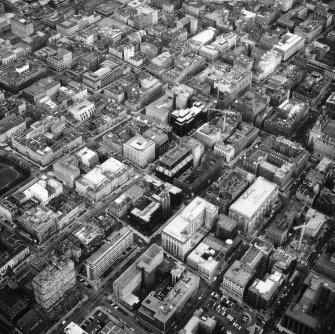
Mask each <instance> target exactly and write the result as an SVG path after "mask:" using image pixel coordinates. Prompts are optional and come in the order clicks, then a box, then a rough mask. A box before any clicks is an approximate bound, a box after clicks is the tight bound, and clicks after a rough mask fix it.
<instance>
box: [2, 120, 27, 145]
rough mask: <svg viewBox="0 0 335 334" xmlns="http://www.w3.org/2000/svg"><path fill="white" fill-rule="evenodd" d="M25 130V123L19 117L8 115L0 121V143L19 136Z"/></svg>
mask: <svg viewBox="0 0 335 334" xmlns="http://www.w3.org/2000/svg"><path fill="white" fill-rule="evenodd" d="M26 128H27V125H26V121H25V120H24V119H23V118H22V117H21V116H17V115H15V114H10V115H9V116H7V117H5V118H3V119H2V120H0V143H5V142H6V141H7V140H8V139H11V138H12V137H14V136H17V135H20V134H21V133H22V132H23V131H24V130H26Z"/></svg>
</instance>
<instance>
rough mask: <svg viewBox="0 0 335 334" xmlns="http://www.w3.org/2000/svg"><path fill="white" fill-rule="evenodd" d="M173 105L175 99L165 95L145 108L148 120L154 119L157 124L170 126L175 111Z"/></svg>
mask: <svg viewBox="0 0 335 334" xmlns="http://www.w3.org/2000/svg"><path fill="white" fill-rule="evenodd" d="M173 105H174V98H173V97H171V96H169V95H164V96H162V97H160V98H159V99H157V100H156V101H154V102H152V103H150V104H149V105H147V106H146V108H145V114H146V115H147V116H148V118H150V119H153V120H154V121H155V122H158V123H166V124H168V122H169V116H170V113H171V112H172V110H173Z"/></svg>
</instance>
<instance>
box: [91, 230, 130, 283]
mask: <svg viewBox="0 0 335 334" xmlns="http://www.w3.org/2000/svg"><path fill="white" fill-rule="evenodd" d="M133 242H134V232H133V231H132V230H130V229H129V228H128V227H122V228H121V230H119V231H115V232H113V233H112V234H111V235H110V236H109V237H108V238H107V241H106V243H105V244H104V245H103V246H101V247H100V248H99V249H98V250H97V251H96V252H95V253H93V254H92V255H91V256H90V257H89V258H88V259H87V260H86V264H85V265H86V276H87V278H88V279H90V280H96V279H98V278H99V277H100V276H101V275H102V274H103V273H104V272H105V271H106V270H107V269H108V268H109V267H110V266H111V265H112V264H113V263H114V262H115V261H116V260H119V259H120V258H121V257H122V253H123V252H124V251H125V250H126V249H127V248H128V247H131V246H132V244H133Z"/></svg>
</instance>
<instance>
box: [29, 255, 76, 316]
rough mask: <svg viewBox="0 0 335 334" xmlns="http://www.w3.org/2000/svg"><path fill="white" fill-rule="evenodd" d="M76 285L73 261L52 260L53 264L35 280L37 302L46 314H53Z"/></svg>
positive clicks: (34, 287)
mask: <svg viewBox="0 0 335 334" xmlns="http://www.w3.org/2000/svg"><path fill="white" fill-rule="evenodd" d="M75 284H76V272H75V268H74V263H73V261H71V260H68V259H65V260H60V259H52V262H51V264H50V265H48V267H47V268H45V269H44V270H43V271H42V272H40V273H39V274H38V275H37V276H36V277H34V279H33V289H34V295H35V301H36V303H37V304H38V305H39V306H40V307H41V308H42V309H43V310H44V311H45V312H47V313H48V314H51V313H52V312H53V311H54V309H55V308H57V304H60V303H61V302H62V301H63V298H64V295H65V294H66V292H67V291H69V290H70V289H72V288H73V287H74V285H75Z"/></svg>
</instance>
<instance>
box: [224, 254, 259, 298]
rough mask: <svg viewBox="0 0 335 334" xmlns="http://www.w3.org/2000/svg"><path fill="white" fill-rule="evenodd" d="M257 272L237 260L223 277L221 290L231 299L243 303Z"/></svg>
mask: <svg viewBox="0 0 335 334" xmlns="http://www.w3.org/2000/svg"><path fill="white" fill-rule="evenodd" d="M255 274H256V270H255V269H252V268H250V267H249V266H248V265H246V264H244V263H242V262H240V261H238V260H236V261H235V262H234V263H233V264H232V265H231V266H230V267H229V269H228V270H227V271H226V273H225V274H224V275H223V281H222V285H221V286H220V290H221V291H222V293H223V294H224V295H225V296H226V297H231V298H233V299H235V300H236V301H237V302H239V303H242V302H243V298H244V295H245V293H246V292H247V291H248V288H249V286H250V285H251V281H252V280H253V278H254V277H255Z"/></svg>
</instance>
